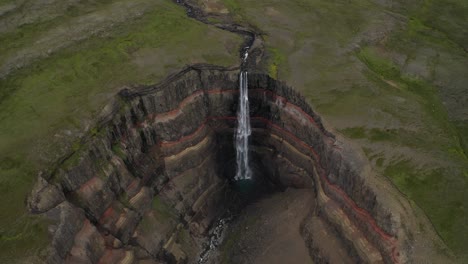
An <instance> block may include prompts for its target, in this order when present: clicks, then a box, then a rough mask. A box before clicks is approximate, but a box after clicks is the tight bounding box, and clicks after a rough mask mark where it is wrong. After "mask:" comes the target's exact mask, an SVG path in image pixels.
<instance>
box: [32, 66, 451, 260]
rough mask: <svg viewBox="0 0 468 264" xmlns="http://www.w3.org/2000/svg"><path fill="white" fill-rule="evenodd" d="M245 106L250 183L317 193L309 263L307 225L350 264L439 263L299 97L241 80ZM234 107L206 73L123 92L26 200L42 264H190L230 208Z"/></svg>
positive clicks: (263, 79)
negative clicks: (39, 237)
mask: <svg viewBox="0 0 468 264" xmlns="http://www.w3.org/2000/svg"><path fill="white" fill-rule="evenodd" d="M249 96H250V100H251V113H250V114H251V123H252V128H253V135H252V139H251V145H252V157H253V158H252V163H253V164H254V167H255V169H256V171H257V172H259V173H257V177H261V178H262V180H263V181H264V182H265V184H271V185H274V186H276V187H278V188H279V189H284V188H288V187H293V188H307V189H310V191H311V192H313V193H314V194H315V197H316V203H317V205H316V208H310V211H311V212H310V215H311V217H309V218H307V219H305V220H304V224H303V228H302V235H303V237H304V240H305V241H306V244H307V246H308V248H309V249H310V253H311V255H312V257H313V258H314V259H315V260H316V262H317V263H325V262H327V261H330V260H329V259H328V258H327V251H330V249H326V248H321V244H320V241H318V239H316V238H315V236H314V233H315V232H317V226H326V228H327V229H329V230H333V233H334V234H335V236H336V239H337V240H339V241H340V243H341V244H343V245H345V247H346V250H347V251H348V252H349V256H352V258H353V259H354V261H358V262H367V263H379V262H384V263H406V262H415V263H421V262H424V259H426V258H430V259H431V261H433V262H439V263H441V262H443V261H447V259H446V258H445V257H444V256H442V255H439V253H438V250H437V248H442V247H443V243H441V242H440V240H439V239H438V237H437V236H436V235H435V233H434V231H433V229H432V227H431V225H430V224H429V223H428V221H427V219H426V218H425V217H424V216H422V214H421V213H420V212H419V211H418V210H417V209H415V208H413V207H412V206H411V205H410V204H409V203H408V201H407V200H406V199H404V198H403V197H402V196H401V195H400V194H399V193H398V192H397V191H396V190H395V189H394V188H393V186H391V185H390V184H389V183H388V182H387V181H386V180H385V179H383V178H382V177H378V176H376V175H374V173H373V172H372V171H371V170H370V167H369V165H368V164H367V162H366V160H365V159H364V158H363V157H362V154H361V153H360V152H359V151H357V150H356V149H355V148H353V147H352V146H350V144H349V143H347V142H345V141H344V139H342V138H341V137H339V136H334V135H333V134H332V133H331V132H329V129H326V128H325V127H324V125H323V123H322V121H321V119H320V117H319V116H318V115H317V114H316V113H314V111H313V110H312V109H311V107H310V106H309V105H308V104H307V102H306V101H305V100H304V98H303V97H302V96H301V95H300V94H298V93H297V92H295V91H294V90H293V89H291V88H289V87H288V86H286V85H285V84H283V83H281V82H278V81H276V80H273V79H271V78H270V77H268V76H267V75H264V74H249ZM237 97H238V70H236V69H231V70H229V69H224V68H220V67H214V66H208V65H198V66H192V67H189V68H187V69H185V70H183V71H182V72H180V73H178V74H176V75H174V76H171V77H170V78H168V79H167V80H166V81H165V82H163V83H161V84H160V85H157V86H150V87H138V88H129V89H124V90H123V91H122V92H121V93H120V95H119V96H118V98H117V99H116V100H115V102H114V103H112V104H110V105H108V106H107V107H106V109H105V110H104V111H103V114H102V118H101V121H100V122H99V124H98V126H97V127H96V128H95V129H93V130H92V132H90V134H89V136H88V137H87V138H85V139H83V145H82V146H81V148H80V149H79V150H78V151H76V152H74V153H73V154H72V155H70V156H69V157H68V158H67V159H65V160H64V162H63V163H61V164H60V165H59V166H58V167H57V168H56V169H55V170H53V172H51V173H48V174H46V173H43V174H42V175H40V177H39V180H38V183H37V184H36V186H35V188H34V190H33V192H32V195H31V197H30V198H29V200H28V204H29V207H30V209H31V211H32V212H33V213H36V214H44V215H45V216H46V217H48V218H50V219H52V220H53V222H54V224H53V225H51V227H50V231H51V236H52V240H51V244H50V247H49V258H48V262H50V263H63V262H65V263H75V262H77V263H98V262H99V263H119V262H121V263H134V262H135V261H146V262H145V263H159V262H167V261H169V262H182V261H186V260H188V261H189V262H194V261H196V259H195V258H196V256H197V254H198V252H199V251H200V243H199V241H200V239H199V238H200V237H203V235H204V234H205V232H206V231H207V229H208V228H209V227H210V224H211V223H212V221H213V220H214V219H215V218H217V217H218V216H219V215H220V214H222V213H223V211H224V209H225V204H226V203H228V202H229V198H230V197H229V195H226V194H227V193H228V191H229V190H228V189H229V178H230V177H231V176H232V175H233V174H234V170H235V167H234V159H235V150H234V148H233V133H234V131H235V126H236V110H237ZM260 172H261V173H260ZM314 219H315V220H314ZM317 219H319V220H317ZM311 221H320V223H318V224H314V223H312V222H311ZM324 228H325V227H324ZM319 229H321V227H319ZM439 251H440V250H439ZM426 260H427V259H426Z"/></svg>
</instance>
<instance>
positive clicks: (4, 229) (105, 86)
mask: <svg viewBox="0 0 468 264" xmlns="http://www.w3.org/2000/svg"><path fill="white" fill-rule="evenodd" d="M102 8H105V6H102ZM57 19H58V20H57V21H56V22H53V23H60V21H59V20H60V19H62V18H57ZM27 27H28V32H31V33H30V34H31V36H29V37H26V39H28V38H30V39H34V38H35V35H36V34H37V35H40V33H41V32H42V30H47V29H48V27H47V26H44V24H38V25H37V27H35V26H34V24H31V25H27ZM19 30H20V31H21V30H23V29H21V28H20V29H19ZM174 32H178V33H177V34H174ZM11 34H13V35H14V34H16V33H11ZM18 34H19V33H18ZM28 34H29V33H28ZM13 35H12V36H13ZM26 35H27V34H26ZM8 41H11V43H10V44H9V46H10V47H15V45H17V46H18V47H20V46H21V45H26V44H27V43H16V44H15V42H16V41H20V42H21V41H22V39H21V38H14V37H12V38H9V39H8ZM241 42H242V39H241V38H240V37H238V36H236V35H234V34H230V33H227V32H224V31H221V30H217V29H215V28H213V27H207V26H206V25H204V24H201V23H199V22H196V21H195V20H193V19H189V18H187V16H186V14H185V11H184V10H183V8H181V7H178V6H176V5H175V4H173V3H171V2H170V1H156V2H155V4H154V8H153V9H152V10H150V11H148V12H147V13H146V14H145V15H144V16H143V17H141V18H138V19H136V20H134V21H127V23H125V24H124V25H119V26H118V27H116V28H112V30H110V31H107V32H106V34H105V35H102V36H93V37H91V38H89V39H87V40H84V41H81V42H80V43H76V44H74V45H72V46H70V47H67V48H65V49H62V50H60V51H57V52H56V53H54V54H52V55H51V56H49V57H47V58H45V59H41V60H39V61H36V62H35V63H33V64H32V65H30V66H28V67H25V68H22V69H19V70H17V71H15V72H13V73H12V74H10V75H9V76H8V77H6V78H4V79H1V80H0V90H1V91H7V93H2V94H3V95H4V96H3V97H2V101H1V102H0V170H1V172H0V175H1V176H0V181H1V184H0V186H1V194H0V200H1V201H2V212H1V213H0V214H1V215H0V231H1V232H0V235H1V239H0V251H1V252H0V256H1V257H0V259H1V262H5V263H12V262H14V261H13V260H14V259H18V261H20V260H21V257H27V256H28V255H29V254H32V255H35V254H36V253H37V252H36V251H38V250H40V249H41V248H42V247H43V246H44V245H46V243H44V240H45V239H47V236H46V232H45V230H46V227H45V226H44V225H40V224H39V223H40V221H39V220H37V218H36V217H31V216H28V215H27V212H26V209H25V206H24V200H25V197H26V195H27V194H28V193H29V191H30V190H31V187H32V184H33V182H34V181H35V179H36V175H37V172H38V171H39V170H41V169H46V168H47V167H49V166H51V165H52V164H54V162H55V161H56V160H57V159H58V158H60V157H61V156H62V155H64V154H65V153H67V152H68V151H69V150H70V149H72V145H73V142H77V141H76V139H77V138H78V137H80V136H81V135H82V132H81V131H83V130H86V129H89V127H90V126H92V121H91V120H92V119H93V118H94V117H96V116H97V114H98V112H99V111H100V109H101V108H102V107H103V106H104V105H105V104H106V102H107V101H108V100H109V99H110V98H113V96H114V94H115V93H116V92H117V91H118V90H119V89H120V88H121V87H122V86H124V85H130V84H132V85H133V84H149V83H156V82H158V81H160V80H161V79H162V78H164V77H165V76H167V74H168V73H170V72H175V71H177V70H178V69H180V68H182V67H183V66H184V65H185V64H188V63H196V62H208V63H213V64H220V65H232V64H234V63H236V62H237V61H238V56H237V54H238V50H237V47H238V46H239V45H240V43H241ZM2 43H3V42H2ZM153 54H154V55H153ZM145 58H148V60H149V62H148V61H143V62H141V61H142V60H143V59H145ZM153 62H154V63H153ZM38 221H39V222H38Z"/></svg>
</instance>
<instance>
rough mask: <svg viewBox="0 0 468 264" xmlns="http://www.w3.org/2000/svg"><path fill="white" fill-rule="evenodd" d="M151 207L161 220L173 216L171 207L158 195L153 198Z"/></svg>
mask: <svg viewBox="0 0 468 264" xmlns="http://www.w3.org/2000/svg"><path fill="white" fill-rule="evenodd" d="M152 208H153V210H155V211H156V212H157V213H158V216H159V217H161V220H163V221H167V220H169V219H171V218H173V217H174V216H175V213H174V211H173V209H172V208H171V207H170V206H169V205H168V204H166V203H165V202H164V201H162V200H161V198H160V197H159V196H158V195H156V196H155V197H154V198H153V203H152Z"/></svg>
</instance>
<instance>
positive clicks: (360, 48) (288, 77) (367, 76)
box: [225, 0, 468, 255]
mask: <svg viewBox="0 0 468 264" xmlns="http://www.w3.org/2000/svg"><path fill="white" fill-rule="evenodd" d="M225 2H226V1H225ZM237 3H238V4H239V5H240V6H241V7H242V9H239V10H237V12H239V14H236V15H237V16H239V17H242V18H243V19H245V20H247V21H248V22H249V23H251V24H253V25H255V26H256V27H258V28H260V29H261V30H262V31H263V32H264V33H265V35H266V45H267V47H268V50H267V55H269V56H267V58H268V62H267V63H265V67H264V70H265V72H268V73H269V74H270V75H272V76H273V77H275V78H279V79H281V80H285V81H287V82H288V84H291V85H292V86H293V87H295V88H297V89H299V90H300V91H301V92H302V93H303V94H304V95H305V96H306V97H307V98H308V99H309V100H310V102H311V103H312V104H313V105H314V108H315V109H316V110H317V111H318V112H319V113H320V114H322V115H323V116H324V118H325V120H327V121H328V122H330V123H331V125H332V126H333V127H336V128H337V129H338V130H339V131H341V132H342V133H344V134H345V135H346V136H348V137H350V138H351V139H353V140H357V141H358V142H359V144H360V145H361V146H362V147H363V149H364V150H365V153H366V155H367V156H368V157H369V159H371V160H372V161H373V164H374V165H375V169H376V170H377V171H379V172H381V173H382V174H384V175H386V176H387V177H389V178H390V179H392V180H393V182H394V183H395V184H396V186H397V187H398V188H399V189H400V190H401V191H403V192H404V193H405V194H406V195H408V197H410V198H411V199H413V200H414V202H415V203H416V204H417V205H418V206H420V207H421V208H422V209H423V210H424V211H425V212H426V213H427V215H428V216H429V217H430V219H431V220H432V221H433V223H434V225H435V227H436V229H437V230H438V232H439V233H440V234H441V236H442V238H443V239H444V240H445V241H446V243H447V244H448V245H449V246H450V247H451V248H452V249H453V250H454V251H455V253H457V254H459V255H462V254H463V253H465V254H466V252H468V248H467V245H468V243H467V241H466V239H465V238H464V236H463V234H466V233H467V232H468V225H466V224H463V223H466V222H467V221H468V213H467V212H466V209H460V208H467V207H468V199H466V195H465V197H464V196H463V195H462V194H463V193H464V190H466V189H468V185H467V181H466V178H467V177H466V171H467V170H466V168H467V167H468V159H467V157H466V152H467V148H466V146H467V143H466V142H468V130H467V129H466V125H464V123H466V114H465V116H464V113H465V112H464V111H461V109H463V108H465V107H466V106H465V105H463V104H462V103H460V100H459V101H456V100H454V99H453V98H459V99H461V98H465V99H466V92H465V90H466V83H467V82H468V64H467V63H466V62H467V61H468V55H467V53H466V50H467V46H466V43H468V39H467V36H468V32H467V29H468V20H467V19H466V17H467V16H468V4H467V2H466V1H459V0H443V1H435V0H424V1H420V2H416V1H403V0H398V1H394V2H392V6H391V7H390V6H384V5H383V4H382V5H379V4H375V2H369V1H318V0H292V1H281V2H279V1H272V0H271V1H268V0H266V1H247V0H238V1H237ZM259 13H261V14H265V15H262V16H258V14H259ZM277 58H286V59H284V60H282V59H277ZM278 60H279V61H281V62H280V63H278V62H277V61H278ZM278 73H279V74H278ZM464 89H465V90H464ZM452 193H453V195H452Z"/></svg>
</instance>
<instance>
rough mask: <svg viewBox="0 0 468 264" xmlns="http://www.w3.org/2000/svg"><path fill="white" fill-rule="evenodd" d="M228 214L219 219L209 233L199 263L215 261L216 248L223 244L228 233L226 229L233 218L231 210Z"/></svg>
mask: <svg viewBox="0 0 468 264" xmlns="http://www.w3.org/2000/svg"><path fill="white" fill-rule="evenodd" d="M226 215H227V216H226V217H222V218H221V219H219V220H218V221H217V222H216V223H215V224H214V226H213V227H212V228H211V229H210V231H209V233H208V241H207V242H206V243H204V244H203V247H204V250H203V251H202V253H201V254H200V256H199V258H198V262H197V263H198V264H204V263H207V262H213V255H216V253H217V251H216V250H217V249H218V248H219V246H221V243H222V242H223V240H224V236H225V235H226V232H225V231H226V229H227V227H228V226H229V224H230V223H231V221H232V219H233V217H232V215H231V213H230V212H229V211H228V212H227V214H226ZM210 260H211V261H210Z"/></svg>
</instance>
